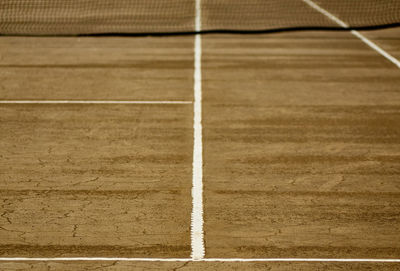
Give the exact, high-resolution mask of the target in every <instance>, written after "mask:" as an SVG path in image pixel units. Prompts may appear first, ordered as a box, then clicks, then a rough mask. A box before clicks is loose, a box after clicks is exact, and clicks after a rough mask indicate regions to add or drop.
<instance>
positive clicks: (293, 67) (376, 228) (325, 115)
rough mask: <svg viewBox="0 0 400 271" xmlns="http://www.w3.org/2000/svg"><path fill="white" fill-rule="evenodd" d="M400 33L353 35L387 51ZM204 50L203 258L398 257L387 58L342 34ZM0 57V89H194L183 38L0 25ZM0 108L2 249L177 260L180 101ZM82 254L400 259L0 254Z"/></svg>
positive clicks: (399, 74)
mask: <svg viewBox="0 0 400 271" xmlns="http://www.w3.org/2000/svg"><path fill="white" fill-rule="evenodd" d="M399 31H400V30H399V29H391V30H385V31H375V32H368V33H366V35H367V36H368V37H370V38H371V39H372V40H374V41H376V42H377V43H378V44H379V45H380V46H382V47H383V48H384V49H386V50H387V51H388V52H389V53H391V54H393V55H394V56H399V53H398V52H399V46H400V40H399V38H396V37H398V33H399ZM396 35H397V36H396ZM202 46H203V58H202V64H203V70H202V72H203V124H204V130H203V132H204V141H203V144H204V199H205V202H204V207H205V215H204V219H205V228H204V230H205V242H206V257H208V258H210V257H218V258H224V257H240V258H256V257H262V258H270V257H285V258H287V257H313V258H314V257H327V258H359V257H361V258H400V237H399V236H400V235H399V232H400V215H399V213H400V203H399V202H400V184H399V182H398V180H399V174H400V166H399V163H400V158H399V157H400V145H399V143H400V128H399V127H400V87H399V86H400V70H399V69H397V68H396V67H395V66H394V65H393V64H392V63H390V62H388V61H387V60H386V59H385V58H383V57H382V56H380V55H379V54H377V53H376V52H375V51H373V50H372V49H370V48H369V47H367V46H366V45H364V44H363V43H362V42H361V41H360V40H358V39H356V38H354V37H352V36H351V35H350V34H349V33H336V32H335V33H326V32H293V33H281V34H270V35H205V36H203V42H202ZM0 56H1V64H0V65H1V67H0V79H1V80H0V99H2V100H5V99H21V100H22V99H40V100H56V99H63V100H64V99H65V100H158V101H162V100H182V101H192V100H193V37H191V36H188V37H168V38H166V37H148V38H15V37H14V38H12V37H2V38H0ZM0 111H1V114H0V138H1V140H0V144H1V145H0V146H1V148H0V158H1V164H0V200H1V201H2V205H1V210H0V211H1V216H0V227H1V228H0V256H2V257H18V256H30V257H58V256H64V257H68V256H80V257H90V256H104V257H150V258H153V257H165V258H170V257H189V255H190V250H191V248H190V212H191V207H192V205H191V195H190V189H191V177H192V176H191V170H192V165H191V163H192V157H191V156H192V147H193V145H192V144H193V131H192V121H193V110H192V105H190V104H181V105H4V104H3V105H0ZM95 268H99V269H101V270H144V269H150V270H151V269H154V270H176V269H179V270H273V271H275V270H276V271H278V270H279V271H282V270H299V271H300V270H301V271H303V270H304V271H305V270H397V269H399V270H400V265H399V264H389V263H386V264H374V263H351V264H350V263H207V262H190V263H181V262H172V263H148V262H134V263H132V262H50V263H45V262H35V263H33V262H1V263H0V269H1V270H27V269H31V270H93V269H95Z"/></svg>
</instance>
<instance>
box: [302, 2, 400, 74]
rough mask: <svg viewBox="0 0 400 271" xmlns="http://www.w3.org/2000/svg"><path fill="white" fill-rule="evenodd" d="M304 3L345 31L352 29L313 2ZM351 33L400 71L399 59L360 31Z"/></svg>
mask: <svg viewBox="0 0 400 271" xmlns="http://www.w3.org/2000/svg"><path fill="white" fill-rule="evenodd" d="M303 2H304V3H306V4H307V5H309V6H310V7H312V8H313V9H315V10H316V11H318V12H320V13H321V14H323V15H325V16H326V17H328V18H329V19H330V20H332V21H334V22H335V23H337V24H338V25H340V26H341V27H343V28H345V29H349V28H350V26H349V25H348V24H347V23H345V22H344V21H342V20H341V19H339V18H338V17H336V16H335V15H333V14H332V13H330V12H329V11H327V10H326V9H324V8H322V7H320V6H319V5H318V4H316V3H315V2H313V1H312V0H303ZM350 33H351V34H353V35H354V36H355V37H357V38H359V39H360V40H361V41H362V42H364V43H365V44H367V45H368V46H369V47H370V48H372V49H374V50H375V51H376V52H378V53H379V54H380V55H382V56H383V57H385V58H386V59H387V60H389V61H390V62H392V63H393V64H394V65H396V66H397V67H398V68H399V69H400V61H399V60H398V59H397V58H395V57H393V56H392V55H390V54H389V53H388V52H386V51H385V50H383V49H382V48H381V47H379V46H378V45H377V44H376V43H374V42H373V41H371V40H370V39H368V38H367V37H365V36H364V35H363V34H361V33H360V32H359V31H357V30H351V31H350Z"/></svg>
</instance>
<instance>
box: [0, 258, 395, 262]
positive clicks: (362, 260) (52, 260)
mask: <svg viewBox="0 0 400 271" xmlns="http://www.w3.org/2000/svg"><path fill="white" fill-rule="evenodd" d="M5 261H24V262H29V261H46V262H55V261H121V262H345V263H348V262H359V263H400V259H362V258H201V259H194V258H124V257H54V258H45V257H43V258H39V257H31V258H29V257H0V262H5Z"/></svg>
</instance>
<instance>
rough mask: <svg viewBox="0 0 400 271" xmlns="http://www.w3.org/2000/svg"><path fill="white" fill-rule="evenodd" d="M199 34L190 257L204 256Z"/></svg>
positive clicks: (198, 43) (197, 42)
mask: <svg viewBox="0 0 400 271" xmlns="http://www.w3.org/2000/svg"><path fill="white" fill-rule="evenodd" d="M195 13H196V16H195V26H196V31H200V30H201V3H200V0H196V6H195ZM201 80H202V79H201V36H200V34H196V35H195V40H194V86H193V88H194V106H193V111H194V116H193V136H194V138H193V164H192V174H193V176H192V215H191V232H190V236H191V250H192V251H191V255H190V256H191V257H192V259H193V260H200V259H203V258H204V255H205V248H204V231H203V224H204V221H203V143H202V129H203V128H202V119H201V118H202V108H201V107H202V104H201V100H202V93H201V92H202V86H201Z"/></svg>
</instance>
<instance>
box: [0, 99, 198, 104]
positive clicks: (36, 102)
mask: <svg viewBox="0 0 400 271" xmlns="http://www.w3.org/2000/svg"><path fill="white" fill-rule="evenodd" d="M192 103H193V102H191V101H74V100H36V101H35V100H0V104H192Z"/></svg>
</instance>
